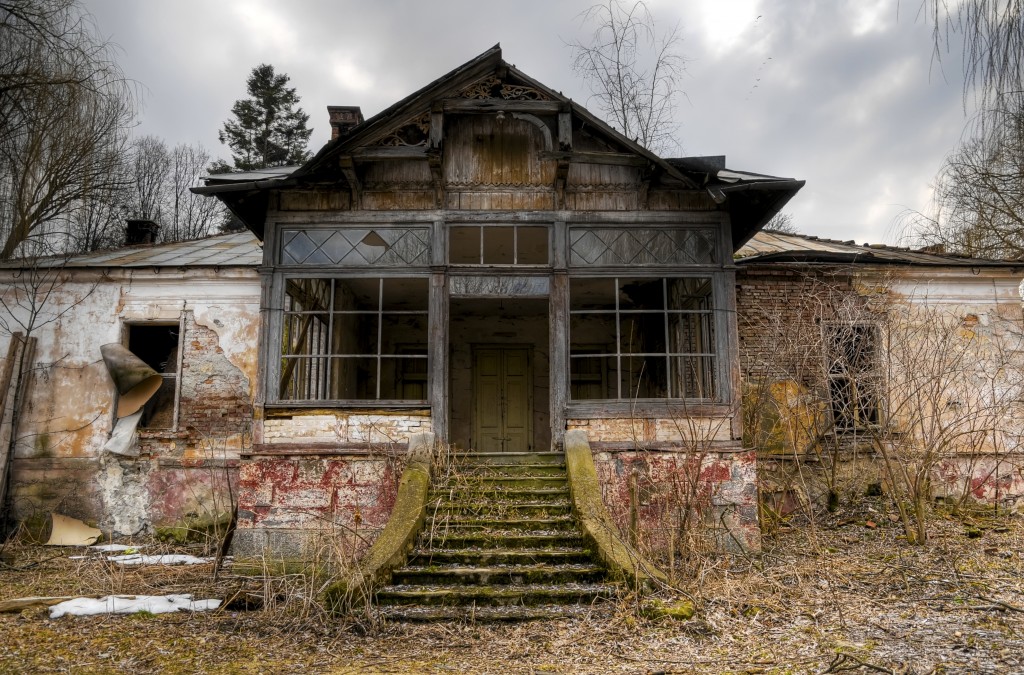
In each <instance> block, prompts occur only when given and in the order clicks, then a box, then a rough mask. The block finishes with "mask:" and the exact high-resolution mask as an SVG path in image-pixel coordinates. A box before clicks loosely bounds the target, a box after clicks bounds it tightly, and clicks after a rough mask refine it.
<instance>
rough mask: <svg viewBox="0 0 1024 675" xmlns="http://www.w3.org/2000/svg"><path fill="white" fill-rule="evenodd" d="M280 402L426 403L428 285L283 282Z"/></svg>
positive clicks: (365, 280)
mask: <svg viewBox="0 0 1024 675" xmlns="http://www.w3.org/2000/svg"><path fill="white" fill-rule="evenodd" d="M285 290H286V293H285V302H284V312H283V320H282V330H281V375H280V382H279V387H278V394H279V398H280V400H282V401H325V400H333V401H418V402H423V401H425V399H426V398H427V391H426V389H427V387H426V372H427V295H428V284H427V279H423V278H407V277H404V278H387V279H384V278H358V279H356V278H351V279H299V278H293V279H287V280H286V289H285Z"/></svg>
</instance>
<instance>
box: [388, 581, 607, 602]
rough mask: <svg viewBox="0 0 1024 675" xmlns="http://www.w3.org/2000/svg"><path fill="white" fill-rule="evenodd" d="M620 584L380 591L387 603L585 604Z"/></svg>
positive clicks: (393, 588) (394, 587) (414, 587)
mask: <svg viewBox="0 0 1024 675" xmlns="http://www.w3.org/2000/svg"><path fill="white" fill-rule="evenodd" d="M617 592H618V586H616V585H615V584H609V583H596V584H516V585H510V586H428V585H408V586H404V585H402V586H400V585H391V586H385V587H384V588H381V589H380V590H379V591H377V602H378V603H380V604H384V605H418V606H421V607H422V606H450V605H461V606H465V605H476V606H481V605H483V606H490V607H500V606H508V605H524V606H534V605H555V604H577V605H578V604H585V603H590V602H594V601H595V600H600V599H605V598H611V597H613V596H614V595H616V593H617Z"/></svg>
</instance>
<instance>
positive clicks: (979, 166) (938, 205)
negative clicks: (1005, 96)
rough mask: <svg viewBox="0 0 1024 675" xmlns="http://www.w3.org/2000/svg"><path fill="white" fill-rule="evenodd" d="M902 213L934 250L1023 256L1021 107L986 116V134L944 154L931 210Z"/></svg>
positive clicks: (913, 231) (1023, 131) (1023, 129)
mask: <svg viewBox="0 0 1024 675" xmlns="http://www.w3.org/2000/svg"><path fill="white" fill-rule="evenodd" d="M902 218H903V221H904V223H903V225H904V228H905V229H906V230H907V231H908V233H909V234H910V235H911V237H912V238H913V239H914V240H915V241H916V243H918V244H919V245H924V246H928V247H930V248H932V249H934V250H937V251H944V252H947V253H959V254H963V255H970V256H975V257H983V258H1012V259H1020V258H1022V257H1024V109H1017V110H1013V111H1002V112H1001V113H1000V114H998V115H996V114H992V115H990V116H989V121H988V122H987V130H986V133H984V134H980V135H976V136H974V137H972V138H970V139H968V140H965V141H964V142H963V143H961V144H960V146H959V147H958V148H957V149H956V150H955V151H953V152H952V153H951V154H950V155H949V156H947V157H946V159H945V161H944V162H943V166H942V169H941V170H940V171H939V174H938V176H937V177H936V180H935V184H934V185H933V206H932V209H931V211H930V212H929V213H927V214H922V213H918V212H908V213H906V214H905V215H904V216H903V217H902Z"/></svg>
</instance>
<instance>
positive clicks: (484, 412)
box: [473, 347, 533, 452]
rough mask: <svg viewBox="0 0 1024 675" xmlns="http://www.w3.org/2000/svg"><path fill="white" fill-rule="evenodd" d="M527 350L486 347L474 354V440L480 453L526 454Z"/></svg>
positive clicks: (529, 434)
mask: <svg viewBox="0 0 1024 675" xmlns="http://www.w3.org/2000/svg"><path fill="white" fill-rule="evenodd" d="M531 376H532V372H531V370H530V350H529V349H526V348H522V347H486V348H479V349H476V350H475V351H474V358H473V383H474V387H473V391H474V399H475V404H474V414H473V418H474V424H473V427H474V438H473V444H474V445H475V446H476V449H477V450H480V451H482V452H502V451H505V452H527V451H528V450H530V446H531V445H532V442H533V402H532V400H531V394H532V377H531Z"/></svg>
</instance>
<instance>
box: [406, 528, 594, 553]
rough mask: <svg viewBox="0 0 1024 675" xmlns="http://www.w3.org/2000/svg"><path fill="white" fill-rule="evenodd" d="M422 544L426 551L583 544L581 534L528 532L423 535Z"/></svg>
mask: <svg viewBox="0 0 1024 675" xmlns="http://www.w3.org/2000/svg"><path fill="white" fill-rule="evenodd" d="M420 541H421V542H422V543H423V546H424V547H425V548H428V547H438V548H479V549H488V548H502V549H509V548H511V549H549V548H571V547H574V546H582V545H583V536H582V535H581V534H580V533H579V532H573V531H567V532H559V531H557V530H553V531H546V530H542V531H529V532H518V531H514V530H510V531H507V532H438V533H433V534H432V533H430V532H424V533H423V534H422V535H420Z"/></svg>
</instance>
